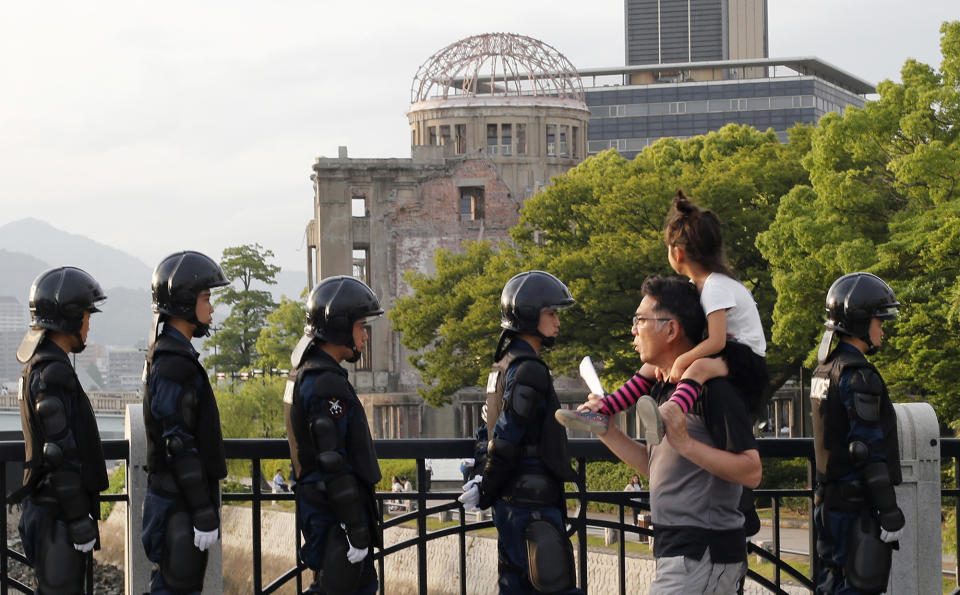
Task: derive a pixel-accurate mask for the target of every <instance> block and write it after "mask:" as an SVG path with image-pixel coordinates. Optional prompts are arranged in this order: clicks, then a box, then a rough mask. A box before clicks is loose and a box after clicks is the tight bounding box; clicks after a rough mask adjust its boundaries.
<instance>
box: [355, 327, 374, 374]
mask: <svg viewBox="0 0 960 595" xmlns="http://www.w3.org/2000/svg"><path fill="white" fill-rule="evenodd" d="M366 329H367V340H366V341H364V342H363V349H361V350H360V359H358V360H357V370H372V369H373V361H372V360H373V358H372V357H371V355H372V354H371V353H370V348H371V346H372V344H373V330H372V329H371V328H370V325H367V326H366Z"/></svg>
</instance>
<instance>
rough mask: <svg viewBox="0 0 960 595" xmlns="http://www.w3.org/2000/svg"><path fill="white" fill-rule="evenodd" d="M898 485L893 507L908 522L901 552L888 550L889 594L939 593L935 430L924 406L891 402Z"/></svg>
mask: <svg viewBox="0 0 960 595" xmlns="http://www.w3.org/2000/svg"><path fill="white" fill-rule="evenodd" d="M893 407H894V409H895V410H896V412H897V434H898V436H899V439H900V468H901V470H902V471H903V483H902V484H901V485H899V486H897V488H896V491H897V504H899V505H900V508H901V509H902V510H903V514H904V516H905V517H906V519H907V524H906V530H905V531H904V535H903V538H902V539H900V550H899V551H894V552H893V569H892V571H891V572H890V585H889V587H888V589H887V592H888V593H940V592H942V590H943V582H942V578H941V558H942V550H941V548H942V543H943V542H942V538H941V530H940V515H939V514H936V513H935V512H934V511H939V510H941V503H940V431H939V430H940V429H939V425H938V423H937V416H936V414H935V413H934V412H933V407H931V406H930V405H929V404H928V403H896V404H894V406H893Z"/></svg>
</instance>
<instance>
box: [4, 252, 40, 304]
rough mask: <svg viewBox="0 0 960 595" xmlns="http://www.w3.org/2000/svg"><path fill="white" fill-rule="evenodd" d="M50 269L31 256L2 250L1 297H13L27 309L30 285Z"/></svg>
mask: <svg viewBox="0 0 960 595" xmlns="http://www.w3.org/2000/svg"><path fill="white" fill-rule="evenodd" d="M49 268H50V265H49V264H47V263H46V262H44V261H42V260H40V259H39V258H34V257H33V256H30V255H29V254H23V253H20V252H8V251H7V250H0V295H12V296H13V297H15V298H17V300H19V301H20V303H21V304H23V305H24V307H26V306H27V297H28V296H29V295H30V285H31V284H33V280H34V279H36V278H37V275H39V274H40V273H42V272H43V271H45V270H47V269H49Z"/></svg>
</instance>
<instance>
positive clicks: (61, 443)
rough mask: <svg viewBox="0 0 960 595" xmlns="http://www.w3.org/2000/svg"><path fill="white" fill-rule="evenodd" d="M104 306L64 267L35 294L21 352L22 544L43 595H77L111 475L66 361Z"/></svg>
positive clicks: (83, 278)
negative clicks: (22, 444)
mask: <svg viewBox="0 0 960 595" xmlns="http://www.w3.org/2000/svg"><path fill="white" fill-rule="evenodd" d="M106 298H107V296H106V295H104V293H103V291H102V290H101V289H100V285H99V284H98V283H97V282H96V281H95V280H94V278H93V277H91V276H90V275H89V274H87V273H86V272H85V271H83V270H81V269H78V268H75V267H59V268H54V269H50V270H48V271H46V272H44V273H41V274H40V276H39V277H37V278H36V280H35V281H34V282H33V286H32V287H31V288H30V317H31V320H30V330H29V331H27V334H26V335H25V336H24V338H23V342H22V343H21V344H20V347H19V349H18V350H17V359H18V360H19V361H20V363H22V364H26V366H25V367H24V368H23V375H22V376H21V378H20V394H19V401H20V419H21V422H22V424H23V440H24V447H25V450H26V462H25V463H24V472H23V487H22V488H21V489H19V490H18V491H17V492H15V493H14V494H12V495H11V497H10V499H11V501H13V502H19V501H21V499H23V513H22V514H21V516H20V526H19V529H20V538H21V540H22V542H23V548H24V554H25V555H26V557H27V561H28V562H29V563H30V564H31V565H32V566H33V567H34V569H35V571H36V577H37V585H38V591H37V592H38V593H47V594H53V593H64V594H67V593H80V592H81V590H82V588H83V577H84V569H85V567H86V561H87V558H88V556H87V555H86V553H87V552H89V551H91V550H92V549H93V548H94V546H95V545H96V544H97V541H98V539H99V531H98V528H97V519H99V518H100V502H99V498H100V492H101V491H102V490H103V489H105V488H106V487H107V470H106V466H105V464H104V460H103V450H102V449H101V446H100V433H99V431H98V430H97V420H96V418H95V417H94V413H93V408H92V407H91V406H90V401H89V399H87V395H86V393H84V392H83V388H82V387H81V386H80V381H79V380H78V379H77V374H76V372H75V371H74V369H73V366H71V365H70V360H69V359H68V358H67V354H68V353H80V352H81V351H83V350H84V348H85V347H86V342H87V332H88V331H89V329H90V315H91V314H92V313H94V312H99V311H100V310H99V309H98V308H97V305H98V304H99V303H101V302H103V301H104V300H105V299H106Z"/></svg>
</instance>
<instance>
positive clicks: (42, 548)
mask: <svg viewBox="0 0 960 595" xmlns="http://www.w3.org/2000/svg"><path fill="white" fill-rule="evenodd" d="M44 533H45V535H42V536H40V537H39V539H37V560H36V564H35V567H36V571H37V586H38V587H39V592H41V593H50V594H51V595H72V594H74V593H80V592H81V590H82V589H83V570H84V568H83V567H84V555H83V554H81V553H80V552H78V551H77V550H75V549H73V543H71V541H70V535H69V533H68V532H67V525H66V523H64V522H63V521H59V520H54V521H53V522H52V523H51V524H50V530H49V532H46V531H44Z"/></svg>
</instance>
